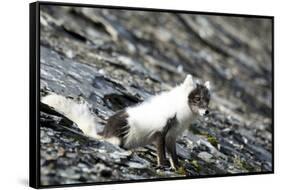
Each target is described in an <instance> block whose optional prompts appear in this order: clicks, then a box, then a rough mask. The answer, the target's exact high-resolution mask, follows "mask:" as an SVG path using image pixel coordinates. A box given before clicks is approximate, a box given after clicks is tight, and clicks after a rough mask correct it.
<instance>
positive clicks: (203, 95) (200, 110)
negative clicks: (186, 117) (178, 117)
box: [184, 75, 210, 116]
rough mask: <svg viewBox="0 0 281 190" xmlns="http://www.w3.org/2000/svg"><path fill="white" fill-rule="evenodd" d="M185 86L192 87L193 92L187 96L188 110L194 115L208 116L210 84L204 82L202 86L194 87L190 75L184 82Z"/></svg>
mask: <svg viewBox="0 0 281 190" xmlns="http://www.w3.org/2000/svg"><path fill="white" fill-rule="evenodd" d="M184 83H186V84H185V85H189V86H191V85H192V86H193V90H191V92H190V93H189V94H188V98H187V100H188V102H187V103H188V105H189V108H190V110H191V111H192V112H193V113H194V114H199V115H200V116H204V115H208V114H209V109H208V106H209V102H210V82H209V81H206V82H205V83H204V84H198V83H197V84H196V85H194V82H193V79H192V76H191V75H188V76H187V77H186V79H185V81H184Z"/></svg>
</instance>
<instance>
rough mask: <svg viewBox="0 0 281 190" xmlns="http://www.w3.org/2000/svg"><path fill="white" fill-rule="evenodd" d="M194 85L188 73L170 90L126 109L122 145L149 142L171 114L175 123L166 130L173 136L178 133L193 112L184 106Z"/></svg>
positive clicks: (190, 118)
mask: <svg viewBox="0 0 281 190" xmlns="http://www.w3.org/2000/svg"><path fill="white" fill-rule="evenodd" d="M194 88H195V84H194V82H193V80H192V76H191V75H188V76H187V77H186V79H185V81H184V82H183V83H182V84H181V85H179V86H177V87H175V88H173V89H172V90H170V91H168V92H162V93H160V94H159V95H156V96H153V97H151V98H150V99H148V100H147V101H145V102H144V103H142V104H140V105H137V106H135V107H129V108H127V109H126V111H127V113H128V115H129V117H128V124H129V126H130V130H129V133H128V135H127V138H126V141H125V143H124V146H125V147H128V148H131V147H136V146H140V145H146V144H149V143H150V142H152V141H153V139H151V138H153V134H154V133H155V132H157V131H161V130H162V129H163V128H164V127H165V124H166V122H167V120H168V119H169V118H172V117H174V116H175V115H176V117H177V121H178V126H177V128H176V129H174V130H172V131H171V132H170V135H173V136H175V137H176V136H178V135H179V134H181V133H182V131H183V130H184V129H186V127H187V126H189V123H190V122H191V121H192V120H193V119H194V114H193V113H192V112H191V110H190V109H189V106H188V105H187V97H188V94H189V93H190V92H191V91H192V90H193V89H194ZM172 133H173V134H172ZM168 135H169V134H168Z"/></svg>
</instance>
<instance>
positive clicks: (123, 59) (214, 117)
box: [40, 6, 273, 185]
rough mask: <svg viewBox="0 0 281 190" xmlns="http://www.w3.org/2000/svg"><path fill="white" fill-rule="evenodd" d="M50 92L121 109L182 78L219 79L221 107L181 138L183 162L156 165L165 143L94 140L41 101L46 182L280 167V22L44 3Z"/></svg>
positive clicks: (45, 73)
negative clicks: (125, 144)
mask: <svg viewBox="0 0 281 190" xmlns="http://www.w3.org/2000/svg"><path fill="white" fill-rule="evenodd" d="M40 22H41V37H40V42H41V48H40V62H41V65H40V67H41V96H44V95H45V94H46V93H48V92H49V91H52V92H56V93H58V94H62V95H64V96H67V97H71V98H74V99H77V100H78V99H81V98H82V99H84V100H85V101H87V102H88V103H90V104H91V106H92V109H91V111H92V113H93V115H95V117H96V121H97V125H98V126H97V127H98V130H102V128H103V126H104V124H105V122H106V119H107V118H108V117H109V116H110V115H112V114H113V113H114V112H115V111H117V110H119V109H122V108H125V107H127V106H130V105H134V104H137V103H139V102H142V101H143V100H145V99H146V98H147V97H149V96H151V95H153V94H155V93H157V92H160V91H163V90H168V89H170V88H171V87H173V86H175V85H176V84H179V83H180V82H181V81H182V80H183V79H184V78H185V76H186V74H187V73H191V74H193V76H194V77H195V78H196V79H198V80H210V81H211V84H212V100H211V105H210V107H211V110H212V111H211V114H210V116H209V117H208V118H204V119H203V118H202V119H199V120H197V121H195V122H194V123H193V124H192V125H191V127H190V130H189V131H188V132H186V133H185V134H184V135H183V137H182V138H180V139H179V140H178V142H177V153H178V155H179V157H180V162H181V165H182V167H181V168H180V169H179V170H178V171H172V170H169V169H156V168H155V166H156V158H155V155H156V153H155V148H154V147H153V146H146V147H143V148H139V149H137V150H134V151H129V150H123V149H121V148H119V147H116V146H114V145H111V144H109V143H106V142H103V141H99V140H96V139H92V138H88V137H86V136H85V135H83V133H82V131H81V130H79V129H78V128H77V126H76V124H75V123H73V122H72V121H70V120H69V119H67V118H66V117H65V116H63V115H62V114H61V113H58V112H56V111H55V110H53V109H52V108H50V107H48V106H47V105H44V104H43V103H41V112H40V125H41V126H40V127H41V184H42V185H58V184H73V183H82V182H83V183H84V182H104V181H126V180H140V179H153V178H171V177H182V176H192V177H194V176H204V175H215V174H235V173H249V172H251V173H255V172H268V171H272V127H273V125H272V119H271V118H272V77H271V75H272V62H271V53H272V49H271V48H272V47H271V44H272V36H271V20H270V19H261V18H259V19H257V18H241V17H221V16H207V15H205V16H199V15H187V14H171V13H156V12H142V11H121V10H108V9H107V10H106V9H93V8H69V7H48V6H41V12H40Z"/></svg>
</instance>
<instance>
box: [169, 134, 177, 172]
mask: <svg viewBox="0 0 281 190" xmlns="http://www.w3.org/2000/svg"><path fill="white" fill-rule="evenodd" d="M166 147H167V151H168V154H169V155H170V164H171V167H172V168H173V169H174V170H177V169H178V168H179V161H178V155H177V149H176V139H175V138H172V137H169V136H168V137H167V142H166Z"/></svg>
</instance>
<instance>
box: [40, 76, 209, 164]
mask: <svg viewBox="0 0 281 190" xmlns="http://www.w3.org/2000/svg"><path fill="white" fill-rule="evenodd" d="M41 101H42V102H43V103H45V104H48V105H49V106H51V107H53V108H54V109H56V110H57V111H59V112H62V113H63V114H64V115H65V116H66V117H68V118H69V119H71V120H72V121H74V122H75V123H76V124H77V125H78V126H79V128H81V130H82V131H83V132H84V133H85V134H86V135H88V136H91V137H94V138H99V139H104V140H107V141H109V142H111V143H113V144H116V145H119V146H121V147H123V148H126V149H133V148H136V147H140V146H145V145H148V144H151V143H155V145H156V148H157V164H158V166H166V165H167V164H168V161H167V158H166V150H167V153H168V154H169V156H170V164H171V167H172V168H174V169H176V168H178V166H179V164H178V157H177V153H176V139H177V137H178V136H180V135H181V134H182V133H183V131H184V130H186V129H188V127H189V125H190V123H191V122H192V121H193V120H194V119H196V117H197V116H203V115H207V114H208V113H209V111H208V105H209V101H210V83H209V81H207V82H205V83H204V84H195V82H194V81H193V79H192V76H191V75H187V77H186V78H185V80H184V82H183V83H182V84H180V85H179V86H176V87H174V88H173V89H171V90H170V91H167V92H162V93H160V94H158V95H155V96H152V97H150V98H149V99H147V100H146V101H144V102H142V103H140V104H138V105H135V106H131V107H127V108H125V109H124V110H120V111H118V112H116V113H115V114H114V115H112V116H111V117H109V118H108V120H107V124H106V125H105V128H104V130H103V132H102V133H99V134H98V133H97V132H96V128H95V119H94V116H93V115H92V113H91V111H90V109H89V107H90V106H89V104H88V103H87V102H83V103H77V102H75V101H74V100H72V99H67V98H66V97H64V96H61V95H57V94H50V95H47V96H45V97H43V98H42V100H41Z"/></svg>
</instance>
